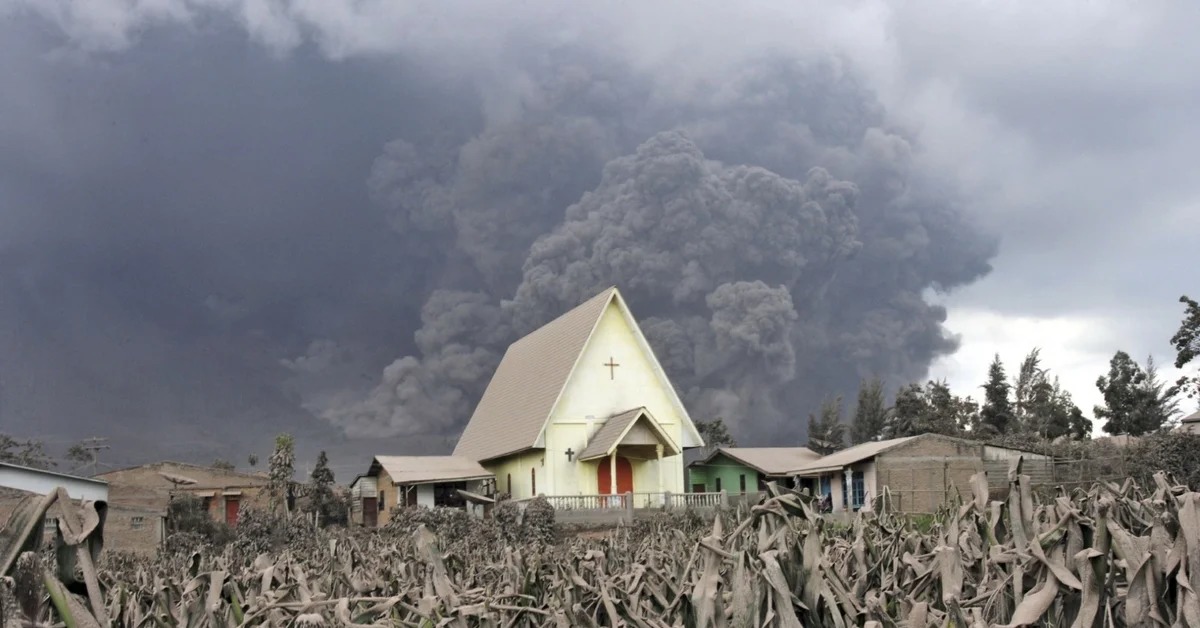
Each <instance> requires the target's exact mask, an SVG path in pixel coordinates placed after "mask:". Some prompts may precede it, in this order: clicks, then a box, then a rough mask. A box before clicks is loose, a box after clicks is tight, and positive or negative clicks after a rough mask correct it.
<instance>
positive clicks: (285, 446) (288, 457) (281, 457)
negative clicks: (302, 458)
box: [267, 434, 296, 512]
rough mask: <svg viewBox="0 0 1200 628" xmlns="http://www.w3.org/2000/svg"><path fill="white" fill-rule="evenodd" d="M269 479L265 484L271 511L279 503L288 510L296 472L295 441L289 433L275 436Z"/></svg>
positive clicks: (275, 508)
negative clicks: (269, 497)
mask: <svg viewBox="0 0 1200 628" xmlns="http://www.w3.org/2000/svg"><path fill="white" fill-rule="evenodd" d="M269 463H270V481H269V482H268V484H267V489H268V492H269V493H270V494H271V511H272V512H274V511H275V510H277V509H278V508H279V507H280V505H282V506H283V511H284V512H288V510H289V508H288V498H289V497H290V496H291V490H292V476H293V475H295V473H296V468H295V467H296V442H295V439H293V438H292V435H291V434H280V435H278V436H276V437H275V451H274V452H272V453H271V459H270V461H269Z"/></svg>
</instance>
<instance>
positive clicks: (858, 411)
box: [850, 378, 888, 445]
mask: <svg viewBox="0 0 1200 628" xmlns="http://www.w3.org/2000/svg"><path fill="white" fill-rule="evenodd" d="M887 419H888V408H887V404H886V402H885V401H884V398H883V381H882V380H880V379H879V378H873V379H870V380H866V381H863V382H862V383H861V384H860V385H859V387H858V403H857V404H856V405H855V406H854V419H853V421H852V422H851V424H850V443H851V444H853V445H857V444H859V443H865V442H868V441H873V440H878V439H879V438H880V437H882V436H883V431H884V428H885V427H887Z"/></svg>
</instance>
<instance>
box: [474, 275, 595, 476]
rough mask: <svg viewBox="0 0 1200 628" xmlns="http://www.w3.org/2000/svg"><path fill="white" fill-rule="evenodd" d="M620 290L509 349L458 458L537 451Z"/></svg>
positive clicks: (573, 311) (477, 409)
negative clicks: (561, 396) (561, 395)
mask: <svg viewBox="0 0 1200 628" xmlns="http://www.w3.org/2000/svg"><path fill="white" fill-rule="evenodd" d="M616 290H617V289H616V288H615V287H613V288H609V289H607V290H605V291H604V292H601V293H600V294H598V295H596V296H594V297H592V298H591V299H588V300H587V301H585V302H584V303H582V304H581V305H579V306H577V307H576V308H575V309H572V310H570V311H569V312H567V313H566V314H563V315H562V316H559V317H558V318H556V319H554V320H553V321H550V322H549V323H547V324H546V325H545V326H543V327H541V328H539V329H537V330H536V331H534V332H532V333H530V334H529V335H528V336H525V337H524V338H521V339H520V340H518V341H516V342H514V343H513V344H512V345H510V346H509V347H508V351H506V352H505V353H504V358H503V359H502V360H501V361H500V366H498V367H497V368H496V373H495V375H493V376H492V380H491V382H489V383H488V387H487V390H485V391H484V393H483V397H482V398H481V399H480V400H479V405H477V406H475V412H474V413H473V414H472V415H471V420H470V421H469V422H468V423H467V427H466V429H464V430H463V433H462V436H461V437H460V438H459V439H458V444H457V445H455V447H454V455H456V456H463V457H466V458H469V459H472V460H478V461H483V460H490V459H494V458H499V457H501V456H505V455H508V454H512V453H516V452H519V451H524V450H526V449H529V448H530V447H533V446H534V444H535V443H536V442H537V439H538V436H539V435H540V434H541V431H542V428H543V427H544V426H545V424H546V421H547V420H548V419H549V418H550V413H551V412H552V411H553V410H554V405H555V403H557V402H558V397H559V393H560V392H561V391H562V389H563V387H564V386H566V384H567V379H568V378H569V377H570V376H571V372H572V371H573V370H574V368H575V363H576V362H577V361H578V360H579V356H580V354H581V353H582V352H583V349H584V347H585V346H586V345H587V341H588V338H590V337H591V335H592V331H593V330H594V329H595V328H596V324H597V323H599V322H600V317H601V315H602V314H603V313H604V310H605V308H607V307H608V304H609V302H610V301H611V300H612V298H613V295H614V294H615V293H616Z"/></svg>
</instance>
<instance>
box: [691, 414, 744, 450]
mask: <svg viewBox="0 0 1200 628" xmlns="http://www.w3.org/2000/svg"><path fill="white" fill-rule="evenodd" d="M696 430H697V431H698V432H700V438H703V439H704V451H705V453H706V454H708V453H712V452H713V451H715V450H716V449H717V448H718V447H737V442H736V441H734V440H733V436H732V435H731V434H730V433H729V430H728V429H727V428H726V427H725V420H724V419H722V418H721V417H717V418H715V419H713V420H711V421H696Z"/></svg>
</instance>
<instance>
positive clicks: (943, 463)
mask: <svg viewBox="0 0 1200 628" xmlns="http://www.w3.org/2000/svg"><path fill="white" fill-rule="evenodd" d="M875 464H876V469H877V470H876V476H877V482H878V486H887V487H888V488H889V489H890V491H891V497H892V506H893V507H894V508H895V509H897V510H899V511H901V512H933V511H935V510H937V509H938V508H939V507H940V506H941V505H942V504H944V503H945V502H946V500H947V499H948V496H950V495H953V494H954V493H955V492H957V494H958V495H961V496H963V498H964V499H970V498H971V495H973V491H972V489H971V476H972V475H974V474H975V473H978V472H980V471H982V470H983V446H982V445H980V444H978V443H972V442H969V441H964V440H960V439H957V438H950V437H944V436H939V435H935V434H926V435H924V436H921V437H919V438H915V439H913V440H911V441H909V442H907V443H904V444H902V445H900V446H898V447H896V448H894V449H891V450H888V451H885V452H883V453H882V454H880V455H879V456H876V458H875ZM874 495H875V496H879V490H878V488H877V490H876V491H875V492H874Z"/></svg>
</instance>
